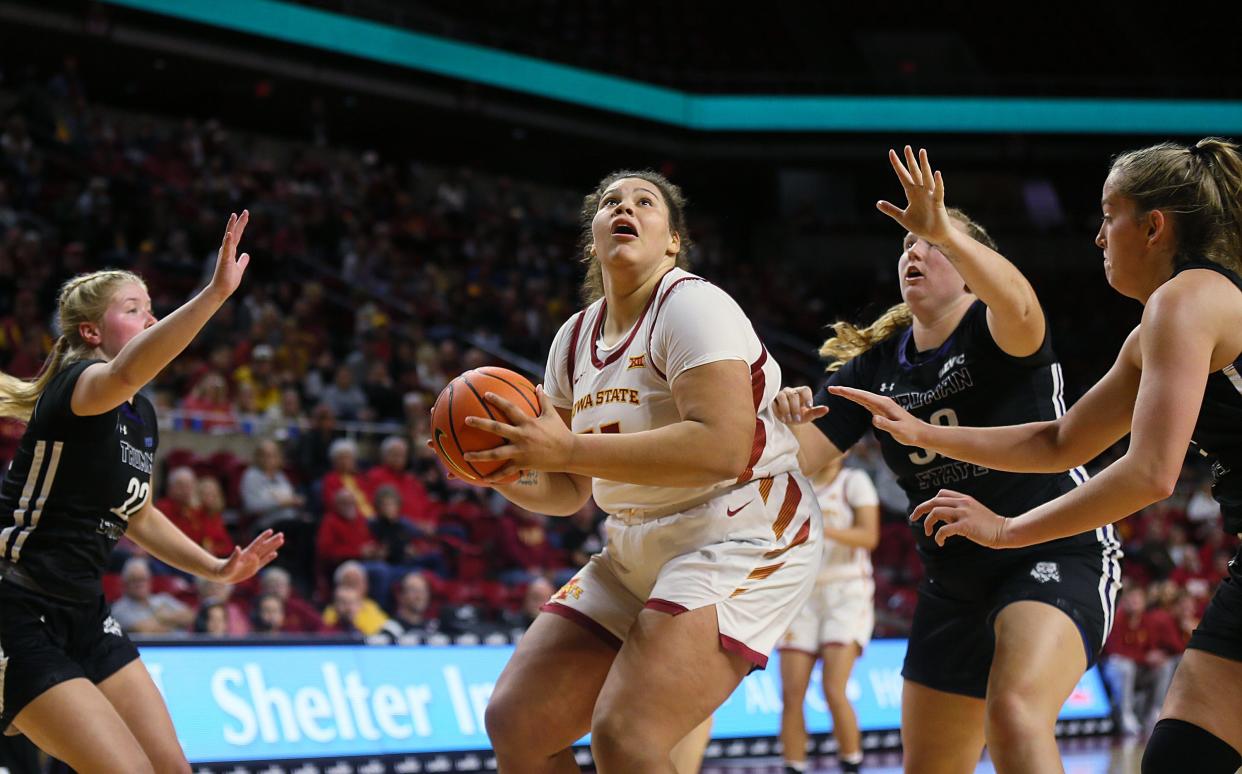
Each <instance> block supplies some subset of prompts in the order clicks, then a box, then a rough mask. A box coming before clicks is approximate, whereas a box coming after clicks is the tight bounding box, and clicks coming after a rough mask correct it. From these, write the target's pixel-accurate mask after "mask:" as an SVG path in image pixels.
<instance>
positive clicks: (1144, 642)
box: [1104, 608, 1186, 664]
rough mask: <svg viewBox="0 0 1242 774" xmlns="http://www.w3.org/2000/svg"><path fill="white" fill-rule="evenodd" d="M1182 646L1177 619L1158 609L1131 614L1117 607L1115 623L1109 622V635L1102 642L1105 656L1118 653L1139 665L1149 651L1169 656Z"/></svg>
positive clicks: (1182, 647) (1183, 643) (1180, 650)
mask: <svg viewBox="0 0 1242 774" xmlns="http://www.w3.org/2000/svg"><path fill="white" fill-rule="evenodd" d="M1185 649H1186V644H1185V642H1184V640H1183V638H1182V634H1181V630H1180V629H1179V628H1178V626H1177V622H1176V621H1174V620H1173V616H1171V615H1169V613H1168V612H1167V611H1165V610H1161V609H1159V608H1156V609H1153V610H1147V611H1145V612H1144V613H1143V614H1142V615H1141V616H1133V615H1131V614H1130V613H1128V612H1127V611H1125V610H1123V609H1121V608H1118V609H1117V622H1116V623H1115V624H1113V631H1112V634H1110V635H1109V637H1108V642H1106V643H1105V644H1104V653H1105V654H1106V655H1109V656H1121V657H1122V658H1128V659H1130V660H1131V661H1134V662H1137V663H1140V664H1143V663H1146V662H1147V654H1148V653H1150V652H1151V651H1153V650H1159V651H1163V652H1164V653H1165V654H1167V655H1170V656H1173V655H1177V654H1178V653H1181V652H1182V651H1183V650H1185Z"/></svg>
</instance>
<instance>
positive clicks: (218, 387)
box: [181, 371, 237, 433]
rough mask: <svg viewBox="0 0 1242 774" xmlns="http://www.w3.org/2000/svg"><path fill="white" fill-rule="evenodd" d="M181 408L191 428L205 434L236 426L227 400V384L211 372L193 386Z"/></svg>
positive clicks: (230, 403) (219, 376)
mask: <svg viewBox="0 0 1242 774" xmlns="http://www.w3.org/2000/svg"><path fill="white" fill-rule="evenodd" d="M181 408H182V409H184V410H185V412H186V413H187V414H188V415H189V416H188V417H187V420H188V421H189V425H190V427H191V428H194V429H199V430H202V431H203V432H205V433H218V432H225V431H228V430H231V429H232V428H234V427H235V426H236V424H237V421H236V417H235V416H234V414H233V403H232V401H230V400H229V392H228V384H227V383H226V382H225V381H224V377H223V376H221V375H220V374H218V373H216V372H214V371H211V372H209V373H207V374H205V375H204V376H203V378H202V379H200V380H199V382H198V384H196V385H194V389H193V390H192V391H191V392H190V394H189V396H187V397H186V398H185V400H183V401H181Z"/></svg>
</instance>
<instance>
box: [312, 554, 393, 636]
mask: <svg viewBox="0 0 1242 774" xmlns="http://www.w3.org/2000/svg"><path fill="white" fill-rule="evenodd" d="M332 580H333V583H334V590H333V600H337V599H339V597H338V594H339V592H340V591H341V589H346V590H349V591H351V592H353V593H354V594H356V595H357V600H358V602H357V608H356V610H355V611H354V613H353V619H352V621H353V628H354V629H355V630H357V631H359V632H361V633H362V634H365V635H371V634H375V633H376V632H378V631H379V630H380V629H382V628H384V624H385V623H386V622H387V621H388V614H387V613H385V612H384V610H383V608H381V607H380V606H379V605H378V604H376V603H375V600H373V599H371V598H370V597H368V596H367V590H368V585H367V573H366V569H365V568H364V567H363V566H362V564H361V563H359V562H345V563H344V564H342V565H341V566H340V567H337V568H336V572H335V573H333V576H332ZM339 616H340V610H339V606H337V605H336V604H335V602H334V604H333V606H332V607H329V608H328V609H327V610H325V611H324V614H323V622H324V624H325V625H327V626H329V627H332V626H336V625H338V624H339V622H340V620H339Z"/></svg>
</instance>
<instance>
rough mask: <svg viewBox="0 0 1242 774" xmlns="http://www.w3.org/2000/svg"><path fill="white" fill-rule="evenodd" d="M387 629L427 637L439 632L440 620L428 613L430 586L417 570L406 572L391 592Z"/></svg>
mask: <svg viewBox="0 0 1242 774" xmlns="http://www.w3.org/2000/svg"><path fill="white" fill-rule="evenodd" d="M393 597H394V604H393V606H392V608H391V609H392V619H391V620H390V621H389V626H388V629H389V630H390V631H395V633H396V634H397V635H398V636H400V635H418V636H420V637H427V636H429V635H432V634H438V633H439V632H440V621H439V619H437V618H435V617H434V616H432V615H430V608H431V586H430V585H429V584H428V583H427V579H426V578H424V577H423V576H422V574H421V573H418V572H410V573H406V574H405V576H404V577H402V578H401V580H400V581H398V583H397V587H396V589H395V590H394V593H393Z"/></svg>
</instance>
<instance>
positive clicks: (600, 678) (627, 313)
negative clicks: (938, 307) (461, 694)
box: [467, 172, 822, 773]
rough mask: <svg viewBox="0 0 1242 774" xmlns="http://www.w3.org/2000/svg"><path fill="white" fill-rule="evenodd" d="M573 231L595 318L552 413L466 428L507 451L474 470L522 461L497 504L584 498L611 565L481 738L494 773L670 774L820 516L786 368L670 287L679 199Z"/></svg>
mask: <svg viewBox="0 0 1242 774" xmlns="http://www.w3.org/2000/svg"><path fill="white" fill-rule="evenodd" d="M582 220H583V246H584V253H585V256H586V257H587V259H588V260H589V261H590V263H591V267H592V268H591V272H590V274H589V275H588V288H590V287H592V286H594V287H595V288H596V290H597V294H595V299H596V300H594V301H593V303H591V304H590V306H588V307H587V308H586V309H585V310H583V311H582V312H580V313H578V314H577V315H575V316H574V317H572V318H571V319H570V320H569V321H568V322H567V323H566V324H565V325H564V326H563V327H562V328H561V330H560V332H559V333H558V334H557V336H556V340H555V342H554V343H553V345H552V348H551V352H550V353H549V357H548V369H547V374H546V377H545V378H546V382H547V389H546V391H543V390H540V400H541V402H542V409H543V412H542V414H541V416H540V417H538V418H528V417H526V416H524V415H523V414H521V413H520V412H518V411H516V410H514V409H513V407H512V406H511V405H509V404H507V402H505V401H504V400H500V399H496V398H494V397H491V396H489V397H488V399H489V400H490V401H491V402H492V403H493V404H494V405H496V406H498V407H499V408H500V409H501V410H503V411H504V412H505V414H506V415H507V416H508V417H509V418H510V421H511V422H512V424H502V423H499V422H494V421H491V420H486V419H473V418H472V419H470V420H468V421H469V423H470V424H472V425H473V426H475V427H479V428H482V429H484V430H487V431H490V432H494V433H496V434H498V435H500V436H502V437H504V438H506V439H507V440H508V443H507V444H503V445H502V446H500V447H499V448H497V449H494V450H491V451H487V452H478V453H473V454H469V455H467V459H472V460H495V459H508V460H511V464H510V465H507V466H505V467H503V468H502V469H500V470H498V471H497V472H496V474H495V475H494V476H493V477H492V479H491V481H492V482H497V481H499V480H500V479H501V478H503V477H504V476H506V475H508V474H509V472H510V471H511V470H512V469H514V468H518V469H522V470H525V471H528V473H526V474H524V475H523V477H522V479H521V480H520V481H519V482H517V483H513V484H505V485H498V486H497V487H496V488H497V489H498V490H499V491H500V492H501V493H502V494H503V495H504V496H505V497H507V498H508V499H510V500H512V501H513V502H515V503H517V504H518V505H521V506H522V507H524V508H527V509H530V510H534V511H539V512H543V513H549V514H559V515H568V514H571V513H573V512H575V511H577V510H578V509H579V508H580V507H582V505H583V504H584V503H585V502H586V500H587V498H588V497H590V496H591V495H592V490H593V492H594V496H595V500H596V502H597V503H598V504H599V506H600V507H601V508H603V509H604V510H605V511H607V512H608V513H609V514H610V515H609V520H608V525H607V531H608V545H607V546H606V548H605V549H604V551H603V552H602V553H600V554H599V555H597V556H595V557H593V558H592V559H591V561H590V562H589V563H588V564H587V566H586V567H584V568H583V570H582V571H581V572H580V573H579V574H578V575H577V576H576V577H575V578H573V580H571V581H570V582H569V583H568V584H567V585H566V586H565V587H564V588H562V589H561V590H560V591H559V592H557V593H556V594H555V595H553V598H552V600H550V602H549V603H548V604H547V605H545V606H544V610H545V611H547V612H550V613H553V615H540V616H539V617H538V618H537V619H536V620H535V623H534V624H533V625H532V627H531V629H530V630H529V632H528V633H527V634H526V636H525V637H523V638H522V641H521V643H520V644H519V646H518V648H517V651H516V652H515V653H514V656H513V658H512V659H511V660H510V662H509V664H508V666H507V667H506V668H505V671H504V673H503V674H502V675H501V677H500V680H499V681H498V682H497V684H496V688H495V691H494V693H493V694H492V699H491V702H490V703H489V705H488V709H487V718H486V720H487V729H488V734H489V736H490V737H491V740H492V744H493V746H494V747H495V750H496V755H497V761H498V763H499V766H500V768H501V770H502V771H521V772H537V771H558V772H560V771H573V770H576V766H575V764H574V761H573V757H572V755H571V754H570V751H569V746H570V745H571V744H572V743H573V742H574V741H576V740H577V739H578V738H579V737H581V736H582V734H584V733H586V732H587V731H590V732H591V734H592V737H591V746H592V749H593V751H594V754H595V758H596V763H597V765H598V766H599V770H600V771H601V772H605V773H608V772H637V771H642V772H672V771H673V770H674V769H673V765H672V763H671V762H670V759H669V753H670V751H671V750H672V749H673V747H674V745H676V744H677V742H678V741H680V740H681V739H682V738H683V737H684V736H685V735H686V734H687V733H689V732H690V731H691V730H693V729H694V728H695V727H696V726H698V725H699V724H700V723H702V722H703V721H704V720H705V719H706V718H707V717H708V716H709V715H710V714H711V712H712V711H713V710H715V709H716V707H718V706H719V705H720V704H721V703H722V702H723V701H724V700H725V699H726V698H728V696H729V695H730V694H731V693H732V692H733V690H734V689H735V688H736V687H737V685H738V683H739V682H740V681H741V679H742V677H743V676H744V675H745V674H746V673H747V672H749V671H750V670H751V669H752V668H755V667H756V666H758V667H762V666H764V665H765V664H766V662H767V653H768V652H769V651H770V650H771V649H772V648H773V647H774V646H775V645H776V640H777V638H778V637H779V636H780V634H781V633H782V632H783V631H784V630H785V628H786V627H788V625H789V622H790V620H791V619H792V617H793V615H794V613H795V612H796V611H797V609H798V607H799V606H800V605H801V604H802V602H803V601H804V600H805V599H806V597H807V595H808V594H809V593H810V590H811V587H812V585H813V584H814V580H815V573H816V572H817V570H818V567H819V559H820V551H821V545H822V538H821V529H822V525H821V523H820V512H819V507H818V505H817V504H816V502H815V498H814V497H813V495H812V492H811V488H810V484H809V482H807V480H806V479H805V478H804V477H803V476H802V474H801V473H800V472H799V471H798V463H797V448H798V447H797V442H796V440H795V439H794V437H793V434H792V433H791V432H790V431H789V430H788V428H786V427H785V426H784V425H782V424H781V423H780V422H779V421H777V420H776V418H775V416H774V415H773V413H772V399H773V396H774V395H775V394H776V392H777V390H779V389H780V369H779V368H778V367H777V365H776V363H775V362H774V361H773V360H772V359H771V358H770V357H769V356H768V354H767V351H766V350H765V349H764V348H763V345H762V344H761V343H760V341H759V339H758V337H757V336H756V335H755V333H754V330H753V329H752V327H751V325H750V322H749V321H748V320H747V319H746V316H745V314H744V313H743V312H742V311H741V309H740V308H738V306H737V304H736V303H734V301H733V300H732V299H731V298H730V297H729V296H728V295H727V294H725V293H724V292H723V291H721V290H719V289H718V288H716V287H715V286H713V285H711V284H710V283H708V282H706V281H704V280H703V279H701V278H699V277H696V276H694V275H692V274H690V273H689V272H687V271H685V270H684V269H681V268H678V267H677V262H678V260H679V259H680V258H682V257H683V256H684V251H685V249H686V247H687V246H688V241H687V238H686V230H685V223H684V216H683V214H682V200H681V195H680V192H679V191H678V190H677V188H676V187H675V186H673V185H672V184H671V183H669V182H668V181H667V180H665V179H664V178H663V177H661V176H659V175H656V174H654V173H651V172H638V173H629V172H625V173H616V174H613V175H610V176H608V177H607V178H605V179H604V180H603V181H602V182H601V184H600V185H599V187H598V188H597V189H596V191H595V192H594V193H593V194H592V195H590V196H588V197H587V199H586V201H585V203H584V207H583V218H582ZM598 291H602V292H598ZM566 425H569V426H570V427H572V428H573V430H574V432H570V430H569V428H568V427H566Z"/></svg>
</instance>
